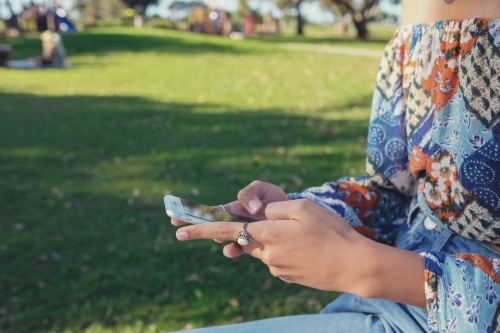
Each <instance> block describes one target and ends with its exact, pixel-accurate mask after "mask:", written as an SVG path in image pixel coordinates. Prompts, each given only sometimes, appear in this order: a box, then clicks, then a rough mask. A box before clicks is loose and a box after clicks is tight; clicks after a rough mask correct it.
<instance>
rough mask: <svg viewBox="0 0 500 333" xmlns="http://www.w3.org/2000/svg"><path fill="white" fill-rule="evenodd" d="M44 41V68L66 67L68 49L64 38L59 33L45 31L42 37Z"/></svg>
mask: <svg viewBox="0 0 500 333" xmlns="http://www.w3.org/2000/svg"><path fill="white" fill-rule="evenodd" d="M40 38H41V40H42V46H43V52H42V58H41V59H42V67H55V68H60V67H64V65H65V63H66V48H65V47H64V44H63V42H62V37H61V35H59V34H58V33H57V32H52V31H49V30H47V31H45V32H44V33H43V34H42V36H41V37H40Z"/></svg>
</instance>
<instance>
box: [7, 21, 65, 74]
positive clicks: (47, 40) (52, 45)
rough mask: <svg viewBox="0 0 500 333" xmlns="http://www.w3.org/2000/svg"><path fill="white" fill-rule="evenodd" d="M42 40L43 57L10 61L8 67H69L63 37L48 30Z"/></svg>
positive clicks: (43, 34)
mask: <svg viewBox="0 0 500 333" xmlns="http://www.w3.org/2000/svg"><path fill="white" fill-rule="evenodd" d="M40 39H41V40H42V55H40V56H38V57H32V58H28V59H24V60H11V61H8V62H7V67H10V68H24V69H37V68H63V67H67V66H68V63H67V62H66V56H67V53H66V48H65V47H64V44H63V41H62V37H61V35H60V34H58V33H57V32H52V31H50V30H47V31H45V32H44V33H42V35H41V36H40Z"/></svg>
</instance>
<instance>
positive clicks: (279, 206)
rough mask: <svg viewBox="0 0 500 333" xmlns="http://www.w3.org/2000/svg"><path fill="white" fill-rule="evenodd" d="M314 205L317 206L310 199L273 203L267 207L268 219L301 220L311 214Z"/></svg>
mask: <svg viewBox="0 0 500 333" xmlns="http://www.w3.org/2000/svg"><path fill="white" fill-rule="evenodd" d="M313 205H317V204H316V203H314V202H313V201H311V200H309V199H299V200H291V201H280V202H272V203H270V204H269V205H267V207H266V211H265V214H266V217H267V218H268V219H269V220H299V221H300V217H301V216H305V215H307V214H308V213H310V212H311V210H312V209H313V208H316V207H315V206H313Z"/></svg>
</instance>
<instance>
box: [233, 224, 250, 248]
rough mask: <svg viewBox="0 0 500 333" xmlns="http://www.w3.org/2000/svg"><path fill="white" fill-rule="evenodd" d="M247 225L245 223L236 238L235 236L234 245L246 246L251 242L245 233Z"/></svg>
mask: <svg viewBox="0 0 500 333" xmlns="http://www.w3.org/2000/svg"><path fill="white" fill-rule="evenodd" d="M247 225H248V222H245V224H243V228H242V229H241V231H240V232H239V233H238V236H236V239H235V241H236V243H238V244H239V245H241V246H245V245H248V244H250V243H251V242H252V239H251V238H250V236H248V233H247Z"/></svg>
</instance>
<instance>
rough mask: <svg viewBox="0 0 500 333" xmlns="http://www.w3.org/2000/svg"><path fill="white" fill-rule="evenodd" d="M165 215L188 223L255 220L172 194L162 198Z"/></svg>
mask: <svg viewBox="0 0 500 333" xmlns="http://www.w3.org/2000/svg"><path fill="white" fill-rule="evenodd" d="M163 201H164V202H165V209H166V210H167V215H168V216H170V217H173V218H175V219H177V220H181V221H184V222H188V223H194V224H199V223H208V222H213V221H225V222H254V221H256V220H254V219H251V218H248V217H245V216H241V215H237V214H232V213H229V212H226V211H224V210H222V209H221V208H220V207H211V206H205V205H202V204H199V203H197V202H193V201H189V200H186V199H182V198H179V197H176V196H173V195H166V196H165V197H164V198H163Z"/></svg>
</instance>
